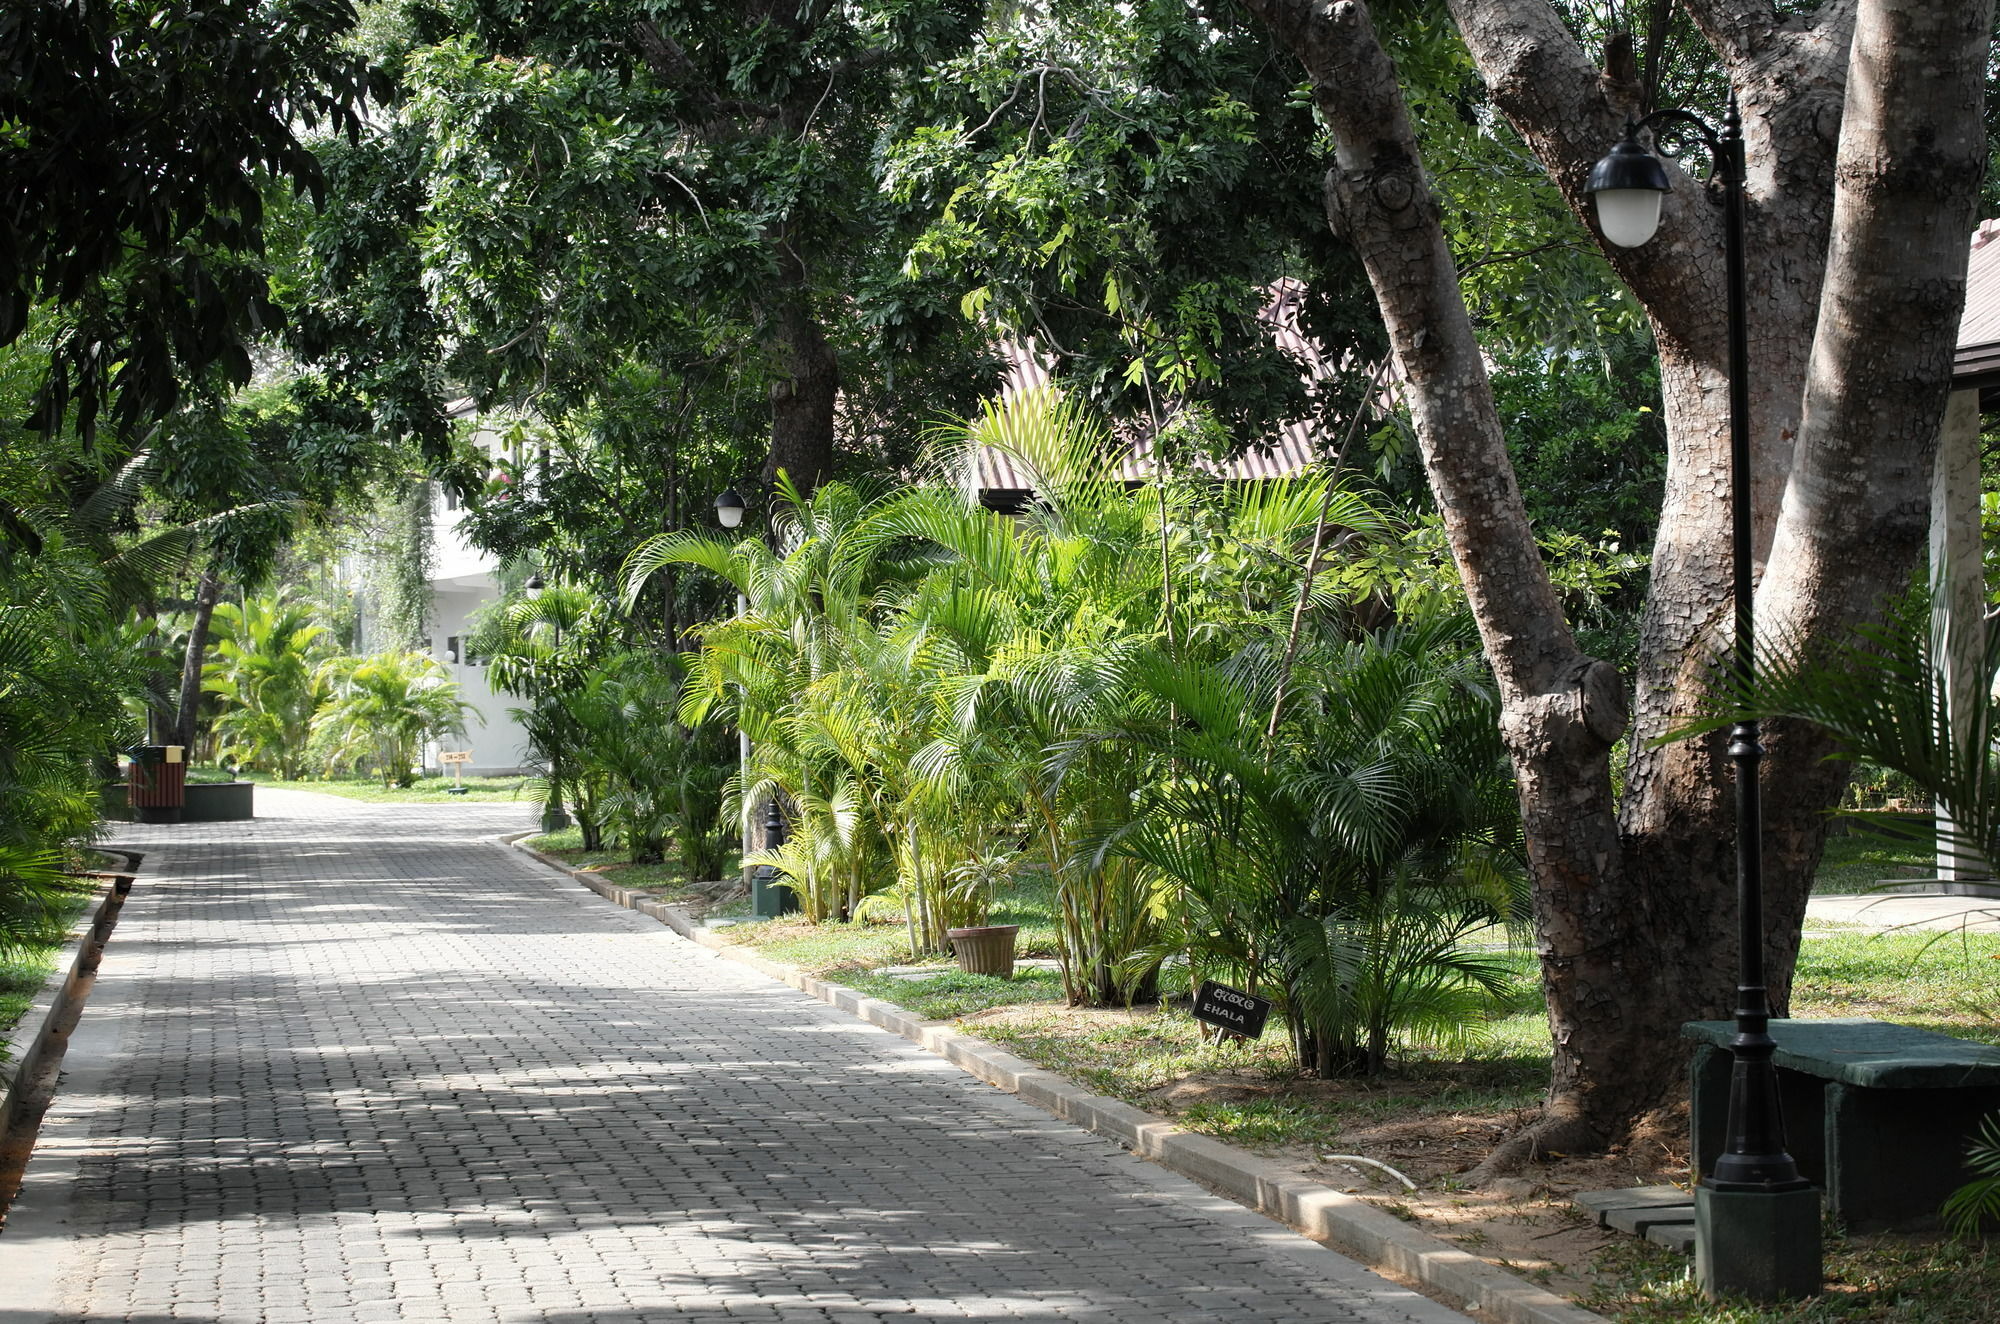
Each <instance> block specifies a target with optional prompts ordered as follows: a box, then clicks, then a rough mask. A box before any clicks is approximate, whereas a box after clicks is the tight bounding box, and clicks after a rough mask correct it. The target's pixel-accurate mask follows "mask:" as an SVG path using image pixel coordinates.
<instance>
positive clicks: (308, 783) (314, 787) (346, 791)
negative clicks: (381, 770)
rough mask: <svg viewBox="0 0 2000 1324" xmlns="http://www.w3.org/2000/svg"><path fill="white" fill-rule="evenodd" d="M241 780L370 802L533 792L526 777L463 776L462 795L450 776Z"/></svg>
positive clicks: (526, 799) (530, 798)
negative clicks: (397, 782)
mask: <svg viewBox="0 0 2000 1324" xmlns="http://www.w3.org/2000/svg"><path fill="white" fill-rule="evenodd" d="M244 780H246V781H253V782H255V783H257V785H259V786H269V787H272V788H274V789H276V790H284V791H318V792H319V793H320V794H322V795H337V796H340V797H341V798H342V799H346V800H363V801H366V802H368V803H370V804H451V803H452V802H454V801H466V800H472V801H477V802H479V803H481V804H492V803H495V802H500V801H507V800H519V801H520V802H521V803H522V804H524V805H525V804H532V803H534V802H535V796H534V793H533V792H531V791H530V790H528V789H527V784H528V779H527V778H526V777H467V778H466V779H465V794H463V795H453V794H451V793H450V788H451V785H452V779H451V778H449V777H419V778H418V779H417V780H416V782H415V783H414V784H412V785H410V786H384V785H383V784H382V780H381V778H379V777H312V778H305V779H302V780H299V781H282V780H280V779H278V778H276V777H263V776H259V775H257V774H254V773H252V774H247V775H246V776H245V778H244Z"/></svg>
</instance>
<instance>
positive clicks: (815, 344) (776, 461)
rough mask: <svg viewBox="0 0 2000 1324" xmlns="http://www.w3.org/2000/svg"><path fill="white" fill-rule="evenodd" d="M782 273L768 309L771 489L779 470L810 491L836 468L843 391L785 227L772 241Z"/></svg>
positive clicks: (767, 477)
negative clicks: (836, 418) (836, 419)
mask: <svg viewBox="0 0 2000 1324" xmlns="http://www.w3.org/2000/svg"><path fill="white" fill-rule="evenodd" d="M772 245H773V248H774V250H775V251H776V253H777V256H778V267H779V271H780V273H781V278H780V281H779V294H778V297H777V298H775V299H774V300H773V301H772V303H771V305H770V306H769V307H768V308H767V309H766V310H765V313H764V322H765V332H764V343H765V346H766V348H767V350H768V351H769V354H770V358H771V362H772V367H773V369H774V376H773V378H772V381H771V451H770V455H769V456H768V457H767V458H766V459H765V461H764V475H763V478H764V487H765V489H766V490H769V488H770V486H771V484H772V483H773V482H775V481H776V480H777V476H778V473H779V471H780V470H782V471H784V472H785V473H786V474H788V475H789V476H790V477H791V480H792V481H793V482H794V483H796V484H797V485H798V488H799V491H800V492H801V493H803V494H805V495H807V496H810V495H811V494H812V492H813V489H815V488H817V487H818V486H819V485H820V484H821V483H822V482H824V481H825V480H826V477H827V475H828V474H829V473H830V472H831V471H832V469H833V414H834V405H835V402H836V401H837V400H838V398H839V395H840V361H839V359H838V358H837V357H836V356H835V355H834V352H833V346H832V345H830V344H828V343H827V339H826V333H825V332H824V331H823V330H821V329H820V325H819V322H818V321H817V320H816V319H815V318H814V317H813V312H812V291H811V288H810V286H809V284H808V282H807V278H806V269H805V264H804V263H803V262H802V261H800V259H799V258H798V256H797V255H796V254H795V253H793V251H792V249H791V245H790V243H789V242H788V241H787V240H786V238H785V237H784V235H783V233H782V232H781V233H780V234H778V235H777V236H776V237H775V238H774V239H773V241H772Z"/></svg>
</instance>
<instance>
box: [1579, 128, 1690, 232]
mask: <svg viewBox="0 0 2000 1324" xmlns="http://www.w3.org/2000/svg"><path fill="white" fill-rule="evenodd" d="M1669 188H1670V185H1669V184H1668V183H1667V169H1666V167H1665V166H1663V165H1661V164H1660V158H1659V157H1657V156H1654V155H1653V154H1652V153H1651V152H1649V151H1647V150H1646V148H1645V147H1644V146H1643V145H1642V144H1641V143H1640V142H1639V140H1638V139H1637V138H1636V137H1635V136H1634V135H1633V133H1632V131H1631V130H1629V129H1628V130H1627V131H1626V134H1625V140H1624V141H1623V142H1621V143H1619V144H1618V145H1617V146H1616V147H1613V148H1612V149H1611V150H1610V152H1608V153H1606V154H1605V156H1604V158H1603V159H1602V160H1600V161H1599V162H1598V163H1597V164H1596V165H1595V166H1592V167H1591V170H1590V180H1589V182H1588V183H1586V184H1585V185H1584V190H1585V192H1587V193H1589V194H1590V197H1591V201H1592V202H1594V203H1596V205H1597V225H1598V228H1599V229H1601V230H1603V231H1604V237H1605V239H1606V240H1608V241H1609V242H1611V243H1613V244H1616V245H1617V246H1618V247H1620V248H1637V247H1639V245H1641V244H1643V243H1645V242H1646V241H1647V240H1649V239H1651V238H1652V237H1653V235H1654V234H1655V233H1657V232H1658V230H1659V228H1660V204H1661V203H1662V202H1664V201H1665V200H1666V196H1667V193H1668V191H1669Z"/></svg>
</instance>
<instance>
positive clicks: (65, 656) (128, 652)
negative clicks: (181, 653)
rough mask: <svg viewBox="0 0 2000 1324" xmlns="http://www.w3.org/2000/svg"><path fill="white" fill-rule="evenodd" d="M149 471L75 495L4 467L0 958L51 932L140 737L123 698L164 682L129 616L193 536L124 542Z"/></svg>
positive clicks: (0, 478) (17, 440)
mask: <svg viewBox="0 0 2000 1324" xmlns="http://www.w3.org/2000/svg"><path fill="white" fill-rule="evenodd" d="M0 441H8V442H9V444H17V445H19V446H20V447H21V448H23V449H24V450H25V449H27V448H28V447H30V446H32V445H35V444H36V442H35V439H34V438H33V437H32V436H31V435H30V434H14V435H13V437H12V438H11V439H9V438H0ZM4 449H5V448H4V447H0V453H4ZM45 449H48V450H53V449H54V448H53V446H45ZM36 458H37V459H41V458H45V457H43V456H41V455H37V456H36ZM149 463H150V461H149V459H148V458H147V457H146V456H143V455H141V456H139V457H136V458H134V459H133V460H131V461H129V462H128V463H126V464H125V465H123V466H121V467H119V468H116V469H114V470H112V471H111V472H109V473H108V474H105V475H103V476H102V477H101V478H99V479H98V480H97V481H95V482H89V483H80V484H79V486H78V488H77V490H75V491H72V492H54V491H50V490H48V489H46V488H45V487H44V486H42V485H40V484H39V483H36V482H30V481H26V480H25V479H23V478H22V470H20V469H12V470H9V469H5V468H4V467H0V958H5V957H9V956H11V955H13V954H15V953H16V952H17V951H18V949H19V948H20V946H21V944H23V943H26V942H30V941H36V940H43V939H47V938H48V937H50V936H51V929H52V927H57V928H59V921H58V916H60V915H61V914H62V913H63V909H62V906H61V904H60V902H61V892H62V886H63V870H64V869H65V868H66V867H68V864H69V857H70V852H71V851H72V850H73V849H74V848H76V847H78V846H81V845H83V844H84V843H87V842H88V841H90V840H91V839H93V838H94V837H95V836H96V835H97V832H98V826H99V789H98V788H99V787H100V786H101V785H102V783H103V781H104V780H105V776H104V774H105V773H106V772H107V771H108V770H109V769H110V768H111V767H112V765H113V760H114V759H115V758H116V755H117V752H118V751H119V750H120V749H121V748H123V747H125V746H128V745H130V744H133V743H135V742H136V741H138V740H139V739H140V738H141V737H142V734H143V732H142V730H141V727H140V725H139V723H137V722H136V721H134V720H133V718H132V717H131V716H130V714H129V712H128V702H134V701H137V700H139V699H140V698H142V697H143V696H144V695H145V693H146V691H147V688H148V684H149V681H151V680H153V679H154V678H155V677H156V676H157V675H158V674H160V673H159V670H158V665H157V658H156V657H155V655H154V654H153V652H152V650H151V649H150V648H149V647H148V639H147V631H146V630H145V629H144V628H143V627H141V626H138V625H134V624H132V623H131V621H132V614H133V613H132V608H133V606H134V604H135V603H137V602H140V601H142V600H143V599H144V598H145V596H146V593H147V589H148V585H149V584H150V583H151V582H152V581H153V580H154V579H155V578H156V577H158V576H159V575H160V574H161V573H162V572H163V571H164V570H165V569H166V568H167V567H170V566H173V565H177V564H178V563H179V562H180V560H181V559H182V558H183V557H184V556H185V555H186V553H187V549H188V547H189V546H190V544H191V542H192V541H193V539H194V537H195V531H194V530H192V529H189V528H185V527H175V528H169V529H165V530H155V531H152V532H150V533H148V534H146V535H143V536H136V537H135V536H130V535H129V532H128V525H129V524H130V522H131V514H132V510H133V508H134V506H135V505H136V504H137V503H138V501H139V499H140V495H141V491H142V488H143V484H144V482H145V479H146V476H147V473H148V470H149ZM27 467H28V468H30V469H31V466H27Z"/></svg>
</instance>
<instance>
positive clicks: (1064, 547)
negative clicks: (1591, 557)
mask: <svg viewBox="0 0 2000 1324" xmlns="http://www.w3.org/2000/svg"><path fill="white" fill-rule="evenodd" d="M942 443H943V444H942V447H941V449H942V451H943V454H944V457H945V463H946V466H947V469H948V470H950V469H956V470H957V471H958V472H959V473H960V474H967V473H969V472H970V471H971V466H972V465H973V464H974V463H975V461H976V454H977V450H978V448H980V447H987V448H991V449H994V450H997V451H1000V452H1002V453H1004V454H1006V455H1007V456H1009V457H1010V458H1011V459H1012V460H1013V462H1014V463H1015V465H1016V466H1017V467H1018V468H1019V469H1021V470H1022V471H1024V472H1025V473H1026V474H1027V476H1028V480H1029V481H1031V482H1032V483H1033V484H1034V486H1035V490H1036V493H1037V496H1038V498H1039V499H1038V501H1037V502H1036V504H1034V505H1033V506H1031V507H1030V509H1029V510H1028V511H1027V512H1026V513H1025V514H1024V515H1023V517H1022V518H1021V519H1020V520H1019V521H1012V520H1006V519H1000V518H996V517H994V516H993V515H991V514H990V513H989V512H986V511H984V510H982V509H980V508H979V507H978V506H977V504H976V502H973V501H969V500H968V499H967V494H968V493H969V491H970V490H971V488H970V483H969V481H967V480H965V479H961V480H960V481H957V482H954V483H953V484H952V485H951V486H950V487H949V488H934V489H928V490H920V491H917V492H914V493H911V494H909V495H907V496H905V497H903V498H902V499H900V500H898V501H896V502H892V503H890V504H889V505H887V506H886V507H885V508H884V509H883V510H882V511H880V512H879V513H878V514H876V515H875V516H874V517H873V518H872V519H871V521H870V525H869V528H868V530H867V531H866V534H865V536H864V538H863V542H864V545H872V544H873V543H877V542H882V543H886V542H890V541H893V540H897V539H923V540H926V541H928V542H930V543H933V544H935V545H937V546H939V547H940V548H942V549H944V550H945V551H946V552H947V553H948V554H949V555H950V557H951V558H952V560H951V582H952V584H953V585H954V587H955V588H956V591H955V592H950V591H943V590H939V591H935V592H933V594H932V595H931V597H932V601H931V602H930V603H929V604H928V605H929V606H930V607H931V608H932V609H933V610H934V613H935V618H936V621H937V623H938V628H939V629H940V630H941V631H942V632H944V633H945V634H946V635H947V636H949V637H950V638H952V639H953V640H954V641H956V642H958V643H959V644H960V645H961V646H962V647H963V649H964V660H963V666H964V672H963V674H962V675H961V676H960V677H959V678H957V679H956V680H954V681H952V682H950V684H949V688H950V690H951V697H950V700H949V702H950V706H951V708H952V710H953V712H954V715H955V728H956V729H955V730H954V731H952V732H951V733H950V734H948V735H946V736H944V737H942V738H941V739H940V742H939V744H938V745H937V747H936V748H934V749H933V750H932V751H931V753H930V755H929V756H928V760H927V761H928V762H929V763H930V764H931V765H932V766H933V767H935V768H938V769H939V770H941V771H942V770H946V769H948V768H949V767H950V765H952V764H953V763H957V764H959V765H960V766H961V768H969V767H970V766H971V765H970V764H969V763H968V762H967V759H968V758H969V757H970V756H973V755H974V754H976V756H977V757H978V759H979V760H980V766H979V769H978V771H979V775H980V776H981V777H984V778H987V779H989V780H990V779H992V778H993V777H994V776H995V774H998V775H1000V776H1003V777H1005V778H1006V780H1007V784H1008V785H1009V786H1010V787H1011V789H1012V793H1013V794H1014V796H1015V797H1016V799H1017V802H1018V804H1019V805H1020V807H1021V811H1022V812H1023V813H1024V815H1025V818H1026V820H1027V821H1028V822H1029V823H1031V824H1032V825H1033V829H1034V832H1035V835H1036V837H1037V839H1038V842H1039V853H1040V855H1041V857H1042V861H1043V864H1044V866H1045V867H1046V868H1047V869H1048V870H1049V872H1050V875H1051V876H1052V877H1053V878H1054V879H1055V881H1056V896H1057V901H1058V908H1059V913H1060V917H1061V931H1062V938H1063V942H1062V957H1063V975H1064V983H1065V987H1066V990H1067V992H1068V994H1069V996H1070V997H1071V998H1072V999H1073V1000H1075V1001H1080V1002H1090V1003H1098V1004H1103V1003H1111V1002H1121V1001H1129V1000H1130V999H1131V998H1132V997H1133V996H1134V995H1136V994H1138V993H1140V992H1142V991H1144V990H1145V988H1146V986H1147V985H1148V984H1149V982H1150V977H1151V969H1150V966H1149V964H1148V961H1147V959H1146V958H1145V957H1144V955H1143V954H1144V953H1146V952H1148V951H1151V950H1152V949H1154V948H1156V947H1157V944H1158V939H1159V936H1160V933H1161V928H1160V926H1161V922H1162V920H1163V917H1164V915H1165V908H1164V899H1163V895H1162V889H1161V883H1160V876H1159V874H1158V873H1157V872H1156V871H1153V870H1150V869H1147V868H1143V867H1140V865H1139V864H1138V863H1137V862H1135V861H1134V860H1133V859H1131V858H1128V857H1122V856H1118V855H1115V854H1108V853H1105V852H1102V851H1097V850H1093V849H1089V848H1088V846H1087V843H1089V842H1092V841H1098V840H1102V839H1103V838H1104V837H1106V836H1107V835H1108V834H1111V833H1113V832H1115V831H1116V830H1118V829H1119V828H1120V827H1121V826H1122V825H1124V824H1126V823H1128V822H1129V821H1130V819H1131V816H1132V807H1133V804H1134V802H1135V798H1136V797H1137V796H1139V795H1140V793H1141V792H1142V791H1143V790H1144V788H1145V787H1147V786H1149V785H1151V784H1152V783H1153V782H1154V781H1155V780H1156V779H1157V778H1158V777H1160V776H1162V775H1163V772H1164V770H1163V767H1162V766H1160V765H1159V764H1157V763H1149V762H1147V761H1146V760H1144V759H1139V758H1135V757H1134V756H1133V753H1132V751H1131V750H1129V749H1128V750H1125V751H1122V752H1120V753H1117V754H1113V753H1110V752H1108V751H1105V750H1102V749H1099V748H1095V747H1089V748H1086V747H1080V746H1074V745H1072V746H1071V753H1070V755H1069V757H1068V758H1067V760H1066V762H1065V763H1064V766H1063V768H1062V773H1061V775H1060V776H1056V775H1053V774H1052V770H1051V767H1050V764H1049V757H1048V755H1049V751H1051V750H1053V749H1055V748H1057V747H1059V746H1063V745H1064V744H1065V743H1066V742H1072V741H1073V740H1074V738H1075V737H1076V736H1077V735H1078V734H1079V733H1081V732H1084V731H1089V730H1098V729H1103V728H1105V727H1106V726H1108V725H1112V724H1115V723H1116V722H1117V721H1118V720H1119V716H1120V714H1121V713H1122V712H1123V710H1124V709H1125V708H1126V707H1127V706H1128V705H1129V704H1130V703H1131V702H1132V701H1133V700H1134V698H1135V697H1136V696H1135V695H1134V694H1133V692H1132V691H1131V690H1130V689H1129V686H1128V684H1127V679H1128V668H1129V663H1130V661H1131V659H1133V658H1135V657H1138V656H1142V655H1148V654H1151V653H1154V652H1160V651H1162V650H1164V652H1165V653H1166V654H1168V655H1171V656H1174V657H1177V658H1181V659H1193V658H1198V657H1210V658H1213V657H1215V656H1217V654H1218V650H1220V649H1223V648H1227V647H1230V646H1232V641H1234V640H1237V639H1238V638H1240V636H1241V635H1242V634H1243V633H1245V632H1246V631H1250V632H1256V631H1265V632H1268V631H1269V630H1271V629H1272V628H1274V625H1275V623H1276V622H1278V621H1280V620H1283V619H1284V618H1285V617H1286V614H1287V613H1288V611H1289V609H1290V607H1291V606H1292V605H1293V603H1292V598H1291V594H1292V592H1293V591H1294V587H1295V585H1296V583H1297V576H1298V551H1299V546H1298V544H1299V541H1300V538H1301V535H1302V534H1303V533H1305V532H1307V531H1309V530H1310V529H1311V528H1312V527H1313V525H1314V524H1315V522H1316V521H1318V520H1321V519H1326V520H1329V521H1331V522H1332V523H1333V524H1334V525H1335V526H1337V527H1340V528H1343V529H1348V530H1352V531H1356V532H1360V533H1372V532H1376V531H1379V530H1381V529H1382V528H1383V527H1384V524H1385V521H1384V520H1383V519H1382V517H1381V516H1380V515H1378V514H1377V513H1376V512H1375V511H1374V510H1373V509H1372V508H1370V507H1369V506H1368V504H1367V503H1366V502H1365V501H1363V500H1361V499H1360V498H1358V497H1356V496H1353V495H1352V494H1349V493H1346V492H1342V491H1340V490H1338V489H1329V487H1328V485H1327V482H1326V480H1324V479H1321V478H1303V479H1298V480H1292V481H1286V482H1275V483H1267V484H1261V485H1253V486H1243V487H1237V488H1234V489H1224V488H1221V487H1220V486H1218V485H1215V484H1200V483H1191V484H1179V485H1176V484H1168V485H1165V486H1161V485H1158V484H1148V485H1138V486H1135V485H1134V484H1132V483H1130V482H1128V481H1127V480H1126V478H1125V476H1124V474H1123V471H1122V468H1121V461H1120V459H1119V457H1118V452H1117V451H1116V449H1115V448H1114V447H1113V446H1112V445H1111V443H1110V439H1109V437H1108V435H1107V434H1106V432H1105V431H1104V429H1103V428H1102V427H1101V426H1099V425H1097V424H1096V423H1094V422H1093V421H1092V420H1091V419H1090V418H1089V417H1088V416H1087V415H1086V414H1085V413H1084V412H1083V411H1082V410H1081V409H1080V408H1079V407H1078V406H1076V405H1074V404H1071V403H1069V402H1066V401H1064V400H1062V399H1061V398H1059V397H1055V396H1052V395H1033V394H1031V395H1028V396H1025V397H1019V398H1016V399H1013V400H1011V401H1008V402H1005V403H997V404H995V405H993V406H990V407H989V408H988V409H987V411H986V412H985V413H984V414H983V415H982V416H981V417H980V418H978V419H976V420H973V421H972V422H970V423H967V424H965V425H963V426H962V427H961V428H960V429H958V430H957V431H956V433H955V434H953V435H951V436H948V437H945V438H943V439H942ZM1176 565H1183V566H1190V567H1194V568H1198V569H1199V570H1200V571H1201V573H1200V574H1198V575H1195V574H1188V573H1186V572H1182V573H1178V574H1175V573H1173V570H1174V567H1175V566H1176ZM1170 583H1178V584H1179V585H1180V592H1179V593H1178V595H1177V594H1175V593H1174V592H1171V591H1170V590H1169V587H1168V585H1169V584H1170ZM1323 605H1331V604H1323ZM961 780H967V778H964V777H963V776H961ZM1156 959H1157V958H1156V957H1155V958H1154V960H1155V961H1156Z"/></svg>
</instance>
